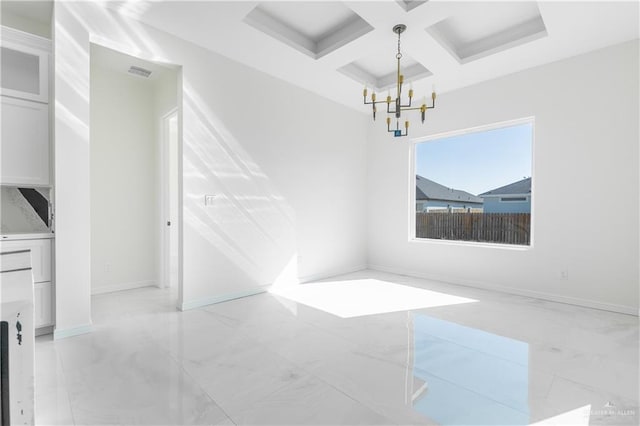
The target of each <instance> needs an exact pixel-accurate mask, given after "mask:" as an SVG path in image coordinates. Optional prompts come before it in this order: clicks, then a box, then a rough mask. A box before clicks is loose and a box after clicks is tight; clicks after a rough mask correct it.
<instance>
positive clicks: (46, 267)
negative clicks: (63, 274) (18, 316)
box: [0, 238, 54, 328]
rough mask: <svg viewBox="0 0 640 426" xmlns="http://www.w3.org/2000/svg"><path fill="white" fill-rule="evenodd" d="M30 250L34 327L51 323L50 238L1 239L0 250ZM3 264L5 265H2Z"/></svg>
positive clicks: (52, 318)
mask: <svg viewBox="0 0 640 426" xmlns="http://www.w3.org/2000/svg"><path fill="white" fill-rule="evenodd" d="M21 250H30V251H31V272H32V273H33V282H34V298H35V300H34V312H35V327H36V328H39V327H46V326H50V325H53V323H54V316H53V312H54V311H53V306H54V305H53V303H54V298H53V294H54V291H53V290H54V287H53V283H52V279H51V277H52V273H51V259H52V240H51V239H50V238H39V239H33V240H8V241H7V240H3V241H1V242H0V252H3V253H6V252H15V251H21ZM3 266H5V265H3Z"/></svg>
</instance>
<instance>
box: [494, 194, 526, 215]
mask: <svg viewBox="0 0 640 426" xmlns="http://www.w3.org/2000/svg"><path fill="white" fill-rule="evenodd" d="M511 197H517V198H520V197H521V196H518V195H504V196H499V195H498V196H495V197H483V198H484V212H485V213H531V196H530V195H527V196H525V198H526V199H527V200H526V201H502V199H503V198H511Z"/></svg>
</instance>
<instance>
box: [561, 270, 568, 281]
mask: <svg viewBox="0 0 640 426" xmlns="http://www.w3.org/2000/svg"><path fill="white" fill-rule="evenodd" d="M560 279H561V280H568V279H569V268H563V269H561V270H560Z"/></svg>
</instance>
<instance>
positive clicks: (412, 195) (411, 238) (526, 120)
mask: <svg viewBox="0 0 640 426" xmlns="http://www.w3.org/2000/svg"><path fill="white" fill-rule="evenodd" d="M522 124H531V194H530V197H531V223H530V228H529V229H530V230H529V232H530V235H529V245H517V244H504V243H490V242H478V241H463V240H440V239H433V238H417V237H416V210H415V209H416V146H417V145H418V144H421V143H425V142H429V141H433V140H437V139H445V138H449V137H453V136H460V135H466V134H470V133H480V132H486V131H491V130H496V129H501V128H505V127H514V126H518V125H522ZM535 136H536V123H535V117H534V116H529V117H523V118H517V119H513V120H506V121H500V122H495V123H491V124H485V125H480V126H475V127H468V128H465V129H460V130H450V131H445V132H439V133H434V134H432V135H428V136H421V137H417V138H413V139H411V140H410V145H409V179H408V193H409V203H408V209H407V210H408V215H409V220H408V225H409V226H408V229H407V237H408V242H409V243H416V244H440V245H449V246H466V247H469V246H471V247H486V248H496V249H508V250H530V249H533V247H534V237H535V229H534V228H535V226H534V225H535V220H534V217H535V215H534V210H535V209H534V203H533V194H534V193H535V186H536V185H535V182H536V179H535V173H534V170H535V155H534V153H535V149H534V148H535V140H536V138H535ZM412 209H413V210H412Z"/></svg>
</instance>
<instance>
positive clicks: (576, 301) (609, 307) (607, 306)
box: [369, 265, 640, 316]
mask: <svg viewBox="0 0 640 426" xmlns="http://www.w3.org/2000/svg"><path fill="white" fill-rule="evenodd" d="M369 269H372V270H374V271H381V272H390V273H392V274H398V275H406V276H411V277H416V278H423V279H427V280H431V281H438V282H443V283H447V284H454V285H462V286H465V287H474V288H479V289H482V290H491V291H498V292H500V293H507V294H514V295H517V296H526V297H533V298H535V299H542V300H548V301H550V302H557V303H565V304H567V305H576V306H582V307H585V308H592V309H600V310H602V311H610V312H616V313H619V314H626V315H634V316H639V314H640V311H639V310H638V308H635V307H633V306H626V305H617V304H614V303H603V302H598V301H596V300H590V299H581V298H579V297H570V296H563V295H560V294H554V293H547V292H542V291H535V290H528V289H520V288H513V287H504V286H499V285H494V284H488V283H485V282H481V281H473V280H461V279H457V278H452V277H444V276H437V275H433V274H429V273H425V272H419V271H409V270H406V269H402V268H396V267H392V266H382V265H369Z"/></svg>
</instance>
